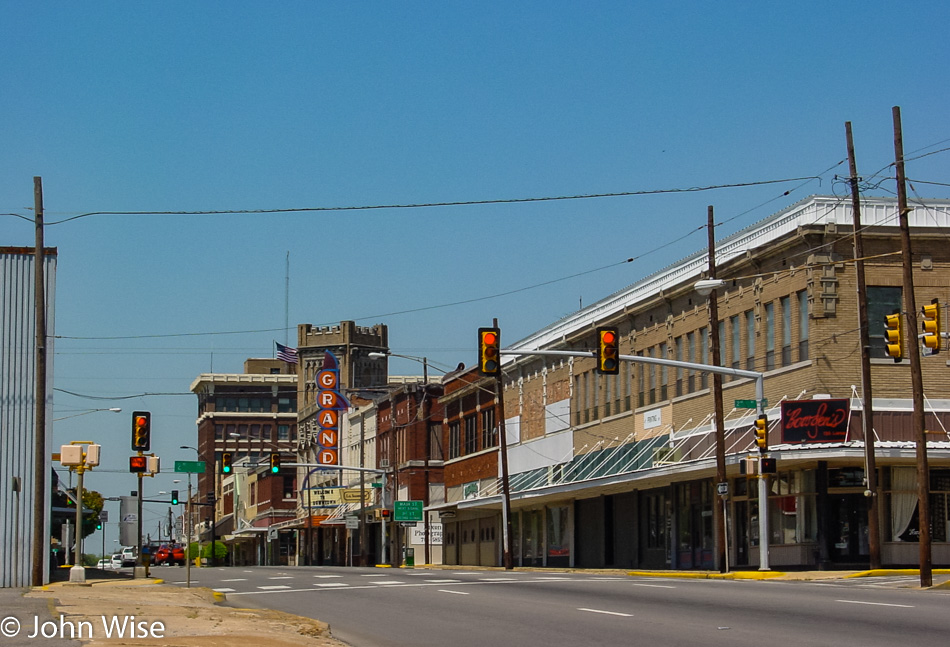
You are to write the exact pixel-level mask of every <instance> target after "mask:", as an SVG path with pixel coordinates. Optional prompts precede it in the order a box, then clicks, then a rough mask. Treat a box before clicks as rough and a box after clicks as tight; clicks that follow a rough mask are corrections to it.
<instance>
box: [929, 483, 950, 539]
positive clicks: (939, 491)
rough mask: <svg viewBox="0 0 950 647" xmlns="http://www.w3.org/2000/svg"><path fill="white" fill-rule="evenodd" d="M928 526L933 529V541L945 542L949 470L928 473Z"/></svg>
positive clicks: (949, 504) (949, 484)
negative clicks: (929, 512)
mask: <svg viewBox="0 0 950 647" xmlns="http://www.w3.org/2000/svg"><path fill="white" fill-rule="evenodd" d="M930 511H931V514H930V517H931V519H930V526H931V527H932V528H933V537H932V539H933V541H947V533H948V530H950V528H948V526H950V523H948V519H950V516H948V514H947V513H948V512H950V470H932V471H931V472H930Z"/></svg>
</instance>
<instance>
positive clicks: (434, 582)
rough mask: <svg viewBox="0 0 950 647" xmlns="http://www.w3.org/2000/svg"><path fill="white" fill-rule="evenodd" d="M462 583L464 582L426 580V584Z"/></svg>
mask: <svg viewBox="0 0 950 647" xmlns="http://www.w3.org/2000/svg"><path fill="white" fill-rule="evenodd" d="M461 581H462V580H426V582H431V583H433V584H455V583H457V582H461Z"/></svg>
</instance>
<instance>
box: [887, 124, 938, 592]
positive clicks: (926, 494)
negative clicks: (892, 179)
mask: <svg viewBox="0 0 950 647" xmlns="http://www.w3.org/2000/svg"><path fill="white" fill-rule="evenodd" d="M892 114H893V117H894V159H895V166H896V169H897V209H898V218H899V221H900V228H901V254H902V255H903V267H904V278H903V284H904V317H905V321H906V323H905V324H904V335H905V337H906V338H907V339H906V341H905V343H906V344H907V354H908V355H910V379H911V397H912V398H913V405H914V411H913V413H912V418H911V421H912V424H913V428H914V437H915V438H916V439H917V518H918V520H919V522H920V523H919V524H918V525H919V526H920V585H921V586H922V587H929V586H933V571H932V565H931V555H930V469H929V467H928V465H927V435H926V431H924V379H923V372H922V370H921V365H920V350H919V348H918V342H917V301H916V299H915V298H914V259H913V257H912V256H911V245H910V224H909V223H908V220H907V212H908V208H907V187H906V178H905V176H904V139H903V134H902V132H901V109H900V106H894V108H893V110H892Z"/></svg>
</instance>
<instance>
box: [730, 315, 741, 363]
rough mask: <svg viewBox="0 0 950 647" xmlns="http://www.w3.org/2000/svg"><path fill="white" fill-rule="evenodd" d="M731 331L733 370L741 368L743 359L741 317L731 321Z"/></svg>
mask: <svg viewBox="0 0 950 647" xmlns="http://www.w3.org/2000/svg"><path fill="white" fill-rule="evenodd" d="M729 331H730V332H731V333H732V368H739V362H740V361H741V357H742V347H741V345H740V342H741V340H742V327H741V325H740V324H739V315H734V316H733V317H731V318H730V319H729Z"/></svg>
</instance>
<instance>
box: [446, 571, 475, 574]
mask: <svg viewBox="0 0 950 647" xmlns="http://www.w3.org/2000/svg"><path fill="white" fill-rule="evenodd" d="M452 575H478V572H474V571H463V572H462V573H452Z"/></svg>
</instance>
